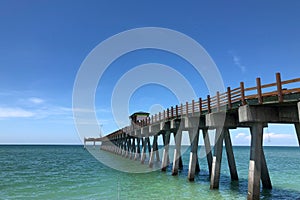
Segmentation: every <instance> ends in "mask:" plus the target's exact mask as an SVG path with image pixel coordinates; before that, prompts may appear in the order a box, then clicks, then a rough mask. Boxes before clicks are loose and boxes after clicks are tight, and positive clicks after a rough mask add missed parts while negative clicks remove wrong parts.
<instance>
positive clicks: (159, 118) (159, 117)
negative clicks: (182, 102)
mask: <svg viewBox="0 0 300 200" xmlns="http://www.w3.org/2000/svg"><path fill="white" fill-rule="evenodd" d="M158 120H159V121H160V120H161V113H160V112H159V113H158Z"/></svg>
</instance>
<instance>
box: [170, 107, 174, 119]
mask: <svg viewBox="0 0 300 200" xmlns="http://www.w3.org/2000/svg"><path fill="white" fill-rule="evenodd" d="M173 112H174V108H173V106H171V118H173V117H174V114H173Z"/></svg>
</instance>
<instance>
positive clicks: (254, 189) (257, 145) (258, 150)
mask: <svg viewBox="0 0 300 200" xmlns="http://www.w3.org/2000/svg"><path fill="white" fill-rule="evenodd" d="M251 135H252V137H251V147H250V162H249V175H248V200H252V199H259V197H260V178H261V163H262V159H261V158H262V141H263V124H262V123H254V124H253V125H252V127H251Z"/></svg>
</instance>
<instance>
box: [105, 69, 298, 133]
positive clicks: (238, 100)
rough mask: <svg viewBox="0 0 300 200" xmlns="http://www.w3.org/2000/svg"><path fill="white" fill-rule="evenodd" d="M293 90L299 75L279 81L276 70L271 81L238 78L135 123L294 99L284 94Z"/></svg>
mask: <svg viewBox="0 0 300 200" xmlns="http://www.w3.org/2000/svg"><path fill="white" fill-rule="evenodd" d="M291 85H294V86H291ZM289 86H290V87H289ZM293 94H300V78H295V79H290V80H285V81H282V80H281V76H280V73H276V82H274V83H268V84H261V79H260V78H256V86H253V87H248V88H245V84H244V82H240V86H239V87H237V88H234V89H231V88H230V87H227V90H226V91H225V92H223V93H220V92H217V93H216V95H215V96H210V95H207V97H206V99H202V98H199V99H197V100H192V101H191V102H185V103H181V104H180V105H175V106H171V107H170V108H167V109H166V110H164V111H162V112H159V113H156V114H154V115H151V116H149V117H148V118H146V119H145V120H143V121H140V122H137V123H136V125H137V126H138V127H145V126H149V125H153V124H157V123H160V122H163V121H168V120H171V119H180V118H182V117H184V116H188V117H193V116H195V117H199V116H200V115H205V114H208V113H212V112H219V111H227V110H232V109H237V108H238V107H239V106H242V105H246V104H251V105H253V104H256V105H260V104H266V103H282V102H288V101H291V100H292V101H295V100H298V98H299V97H296V98H297V99H294V98H293V97H288V96H289V95H293ZM132 128H133V127H132V126H127V127H124V128H123V129H120V130H117V131H115V132H113V133H111V134H109V135H107V136H105V137H112V136H116V135H120V134H124V132H125V133H126V132H130V131H132Z"/></svg>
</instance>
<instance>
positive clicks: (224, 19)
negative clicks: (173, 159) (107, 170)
mask: <svg viewBox="0 0 300 200" xmlns="http://www.w3.org/2000/svg"><path fill="white" fill-rule="evenodd" d="M299 10H300V2H299V1H273V0H272V1H270V0H269V1H226V2H220V1H185V2H184V1H174V0H172V1H155V0H154V1H140V0H139V1H137V0H136V1H130V0H129V1H114V0H109V1H108V0H107V1H106V0H100V1H67V0H63V1H57V0H51V1H47V0H42V1H32V0H26V1H17V0H0V72H1V73H0V83H1V84H0V144H79V143H81V142H82V141H81V139H80V137H81V136H82V135H80V134H78V131H77V129H76V125H75V123H74V117H73V112H72V94H73V86H74V82H75V80H76V75H77V73H78V71H79V69H80V66H81V65H82V63H83V62H84V60H85V59H86V57H87V56H88V55H89V54H90V52H91V51H92V50H93V49H94V48H95V47H96V46H97V45H99V44H100V43H101V42H103V41H105V40H106V39H108V38H110V37H112V36H114V35H116V34H118V33H121V32H124V31H127V30H131V29H135V28H142V27H161V28H167V29H172V30H175V31H178V32H181V33H183V34H185V35H187V36H189V37H190V38H193V39H194V40H195V41H197V42H198V43H199V44H201V45H202V47H203V48H204V49H205V50H206V52H207V53H208V54H209V55H210V57H211V58H212V60H213V61H214V62H215V64H216V66H217V68H218V70H219V72H220V75H221V77H222V80H223V83H224V86H226V87H227V86H231V87H232V88H235V87H238V86H239V83H240V82H241V81H244V82H245V86H246V87H247V86H248V87H250V86H254V85H255V78H256V77H261V79H262V83H270V82H274V81H275V73H276V72H281V75H282V79H292V78H298V77H300V73H299V66H300V38H299V35H300V13H299ZM120 45H122V44H120ZM99 59H101V55H100V56H99ZM146 63H160V64H163V65H167V66H169V67H171V68H172V69H175V70H176V71H177V72H178V73H180V74H182V75H183V76H184V77H185V78H186V80H188V81H189V82H190V84H191V86H192V87H193V89H194V91H195V94H196V96H197V97H203V98H205V96H206V95H207V94H208V89H207V86H206V85H205V82H204V80H203V78H202V77H201V75H200V74H197V73H196V71H195V70H194V69H193V67H192V66H191V64H190V63H189V62H187V61H186V60H184V59H182V58H180V57H179V56H178V55H174V54H172V53H170V52H165V51H162V50H158V49H142V50H137V51H133V52H130V53H127V54H125V55H123V56H120V57H119V58H117V59H116V60H115V61H114V62H113V63H111V65H110V66H109V68H107V70H106V71H105V73H104V74H103V76H102V77H101V80H100V81H99V83H98V86H97V89H96V92H95V97H94V98H95V110H96V116H97V120H98V124H97V126H99V127H100V129H101V132H102V135H106V134H108V133H110V132H112V131H114V130H117V129H118V128H119V127H118V125H117V122H115V120H114V116H113V114H112V108H111V103H112V102H111V98H112V94H113V90H114V87H115V85H116V84H117V83H118V81H119V80H120V79H121V78H122V77H123V76H124V74H126V73H127V72H128V71H130V70H131V69H134V68H135V67H136V66H140V65H142V64H146ZM169 80H171V79H169ZM171 81H173V82H176V80H171ZM125 101H127V102H125ZM128 102H129V103H128ZM127 103H128V105H127ZM179 103H181V102H179V101H178V99H177V98H176V94H174V93H173V92H172V91H170V90H169V89H168V88H166V87H163V86H161V85H159V84H150V83H149V84H147V85H144V86H142V87H139V88H137V89H136V90H135V91H134V93H133V94H132V96H131V97H130V99H127V100H124V106H126V108H127V107H128V108H127V109H128V112H129V113H133V112H135V111H141V110H142V111H146V112H150V113H155V112H157V111H159V110H161V109H164V108H168V107H170V106H172V105H176V104H179ZM121 106H122V105H121ZM88 125H89V124H88V123H87V124H86V126H88ZM231 133H232V134H231V138H232V142H233V144H234V145H249V141H250V135H249V131H248V130H247V129H236V130H232V131H231ZM86 134H87V135H90V136H92V137H97V136H99V133H94V132H91V133H86ZM184 143H187V140H186V139H185V140H184ZM264 144H265V145H270V146H273V145H284V146H286V145H292V146H296V145H298V144H297V141H296V134H295V130H294V127H293V126H292V125H273V124H271V125H270V126H269V127H268V128H266V129H265V134H264Z"/></svg>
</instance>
